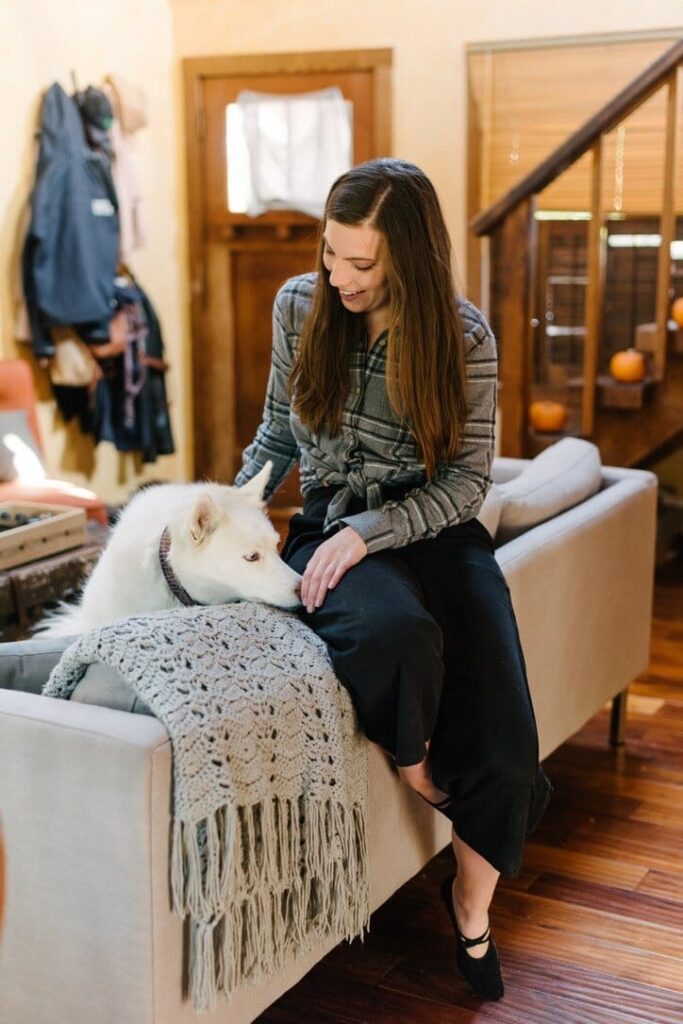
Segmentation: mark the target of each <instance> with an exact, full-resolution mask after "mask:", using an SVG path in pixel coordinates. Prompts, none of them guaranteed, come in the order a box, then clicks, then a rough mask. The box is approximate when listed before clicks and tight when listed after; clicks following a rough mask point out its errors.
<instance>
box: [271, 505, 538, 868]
mask: <svg viewBox="0 0 683 1024" xmlns="http://www.w3.org/2000/svg"><path fill="white" fill-rule="evenodd" d="M333 494H334V489H333V488H323V489H320V490H316V491H313V492H311V493H310V494H309V495H307V496H306V500H305V504H304V511H303V515H301V514H297V515H294V516H293V517H292V520H291V522H290V526H289V534H288V536H287V539H286V541H285V545H284V547H283V551H282V557H283V558H284V560H285V561H286V562H287V563H288V564H289V565H291V567H292V568H293V569H295V570H296V571H297V572H299V573H303V572H304V570H305V568H306V565H307V563H308V561H309V559H310V558H311V557H312V555H313V553H314V552H315V550H316V548H317V547H318V546H319V545H320V544H321V543H323V542H324V541H325V540H327V539H328V538H329V536H330V534H329V533H328V534H326V535H324V534H323V533H322V524H323V520H324V517H325V511H326V509H327V505H328V503H329V501H330V500H331V498H332V495H333ZM364 507H365V505H364V503H363V502H362V501H361V500H359V499H354V500H353V503H352V506H351V508H350V509H349V513H353V512H356V511H361V510H362V509H363V508H364ZM299 614H300V617H301V618H302V619H303V621H305V622H306V623H307V624H308V625H310V627H311V628H312V629H313V630H314V631H315V632H316V633H317V634H318V636H320V637H321V638H322V639H323V640H324V641H325V643H326V645H327V648H328V651H329V654H330V657H331V660H332V664H333V667H334V670H335V672H336V674H337V676H338V678H339V679H340V681H341V682H342V683H343V684H344V686H345V687H346V688H347V689H348V690H349V692H350V694H351V697H352V700H353V702H354V705H355V707H356V710H357V713H358V717H359V721H360V724H361V727H362V729H363V731H364V732H365V734H366V735H367V736H368V738H369V739H370V740H373V741H374V742H375V743H378V744H380V746H382V747H383V748H384V749H385V750H387V751H388V752H389V753H390V754H391V755H392V756H393V757H394V758H395V759H396V761H397V763H398V764H399V765H411V764H416V763H417V762H419V761H422V760H423V758H424V756H425V741H426V740H430V741H431V742H430V748H429V755H430V763H431V766H432V774H433V779H434V783H435V784H436V785H437V786H438V788H439V789H441V790H443V791H444V792H446V793H448V794H449V795H450V796H451V812H449V817H451V819H452V821H453V826H454V828H455V831H456V833H457V834H458V836H459V837H460V838H461V839H462V840H464V842H466V843H467V844H468V845H469V846H471V847H472V848H473V849H474V850H476V851H477V852H478V853H479V854H481V856H482V857H484V858H485V859H486V860H487V861H489V863H490V864H492V865H493V867H494V868H496V870H498V871H500V872H501V874H503V875H505V876H507V877H514V876H515V875H517V874H518V873H519V870H520V867H521V863H522V853H523V845H524V839H525V837H527V836H528V835H529V834H530V833H531V832H532V831H533V829H534V828H535V826H536V825H537V824H538V822H539V820H540V818H541V816H542V815H543V812H544V810H545V808H546V805H547V803H548V800H549V798H550V794H551V792H552V787H551V785H550V782H549V781H548V779H547V777H546V775H545V773H544V771H543V769H542V767H541V766H540V764H539V761H538V735H537V731H536V721H535V718H534V712H533V708H532V704H531V697H530V694H529V686H528V682H527V676H526V667H525V664H524V655H523V653H522V648H521V643H520V640H519V633H518V630H517V623H516V620H515V615H514V611H513V608H512V602H511V599H510V591H509V589H508V586H507V583H506V581H505V578H504V576H503V574H502V571H501V569H500V567H499V565H498V563H497V561H496V559H495V557H494V547H493V541H492V540H491V536H490V534H489V533H488V531H487V530H486V528H485V527H484V526H482V524H481V523H479V522H478V521H477V520H470V521H468V522H466V523H461V524H458V525H457V526H451V527H447V528H446V529H444V530H442V531H441V533H440V534H439V535H438V536H437V537H435V538H433V539H430V540H420V541H416V542H414V543H412V544H409V545H407V546H405V547H402V548H394V549H390V550H384V551H380V552H377V553H375V554H371V555H367V556H366V557H365V558H364V559H363V560H362V561H361V562H359V563H358V564H357V565H355V566H353V568H351V569H349V570H348V572H347V573H346V574H345V575H344V577H343V578H342V579H341V580H340V582H339V583H338V584H337V586H336V587H335V588H334V589H333V590H330V591H328V593H327V596H326V598H325V601H324V603H323V605H322V606H321V607H320V608H318V609H316V610H315V611H314V612H313V613H311V614H309V613H308V612H307V611H306V609H305V608H302V609H301V610H300V612H299Z"/></svg>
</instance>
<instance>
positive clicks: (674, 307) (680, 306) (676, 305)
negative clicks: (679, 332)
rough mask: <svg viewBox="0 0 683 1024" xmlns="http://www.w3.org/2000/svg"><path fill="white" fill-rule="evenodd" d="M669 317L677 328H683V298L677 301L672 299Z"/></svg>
mask: <svg viewBox="0 0 683 1024" xmlns="http://www.w3.org/2000/svg"><path fill="white" fill-rule="evenodd" d="M671 316H672V317H673V319H674V320H675V321H676V323H677V324H678V326H679V327H683V296H681V298H679V299H674V301H673V303H672V304H671Z"/></svg>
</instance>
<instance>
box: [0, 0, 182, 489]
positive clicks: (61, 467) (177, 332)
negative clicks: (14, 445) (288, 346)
mask: <svg viewBox="0 0 683 1024" xmlns="http://www.w3.org/2000/svg"><path fill="white" fill-rule="evenodd" d="M174 64H175V57H174V52H173V34H172V19H171V13H170V8H169V6H168V3H167V0H144V2H143V3H140V2H136V0H118V2H117V3H115V4H98V3H93V2H92V0H63V2H62V3H55V2H54V0H20V2H19V0H0V68H1V70H0V76H1V78H2V89H0V123H1V124H2V139H3V158H2V163H3V169H2V175H1V176H0V332H1V333H0V356H11V355H14V354H15V353H17V352H19V353H24V354H25V353H26V348H27V346H23V345H17V344H15V341H14V330H13V323H14V296H13V280H14V278H15V276H16V267H17V262H16V261H17V255H18V251H19V243H18V241H17V222H18V220H19V218H20V215H21V211H22V209H23V208H24V206H25V202H26V199H27V196H28V194H29V192H30V188H31V182H32V178H33V166H34V145H33V141H32V134H33V131H34V128H35V125H36V119H37V116H38V112H39V106H40V97H41V94H42V92H43V90H44V89H45V88H47V87H48V86H49V85H51V84H52V82H54V81H59V82H60V83H61V85H62V86H63V87H64V88H65V89H66V90H67V91H71V75H70V72H71V69H73V70H74V71H75V73H76V76H77V80H78V83H79V85H80V86H85V85H87V84H95V85H96V84H98V83H100V82H101V81H102V79H103V77H104V75H105V74H106V73H107V72H109V71H116V72H118V73H120V74H121V75H123V76H124V77H125V78H127V79H128V80H130V81H131V82H133V83H135V84H136V85H141V86H143V87H144V88H145V90H146V91H147V94H148V98H149V115H150V125H149V127H148V128H146V129H143V131H142V132H141V133H140V134H139V135H138V136H137V139H136V141H137V145H136V162H137V167H138V172H139V175H140V178H141V180H142V185H143V189H144V194H145V197H146V201H147V210H146V212H147V221H148V232H149V242H148V245H147V248H146V249H145V250H144V251H141V252H139V253H136V254H135V256H134V257H133V259H132V260H131V266H132V269H133V271H134V273H135V274H136V275H137V276H138V277H139V279H140V282H141V284H142V285H143V287H144V288H145V289H146V290H147V292H148V294H149V295H150V298H151V299H152V302H153V303H154V305H155V307H156V309H157V312H158V313H159V316H160V319H161V321H162V326H163V329H164V337H165V342H166V348H167V356H168V359H169V360H170V362H171V364H172V369H171V371H170V373H169V375H168V380H167V382H168V388H169V394H170V398H171V400H172V403H173V405H172V418H173V427H174V431H175V436H176V447H177V448H178V450H179V451H178V454H176V455H174V456H168V457H166V458H163V459H160V460H159V461H158V462H157V463H156V464H154V465H152V466H149V467H147V468H146V469H145V470H144V472H141V471H140V467H139V466H138V467H136V464H135V459H134V457H133V456H132V455H126V456H123V455H119V453H118V452H117V451H116V450H115V449H114V447H113V446H112V445H110V444H100V445H99V446H98V447H97V448H96V449H94V447H93V445H92V444H91V443H90V442H89V441H88V440H84V439H83V437H82V435H80V433H79V431H78V429H77V427H76V426H75V424H70V425H69V426H68V427H66V428H65V427H64V424H63V423H62V421H61V419H60V418H59V416H58V415H57V413H56V408H55V406H54V403H53V402H52V401H51V399H50V392H49V385H48V383H47V381H46V378H45V374H44V372H43V371H37V374H36V381H37V384H38V386H39V390H40V396H41V404H40V423H41V429H42V432H43V439H44V441H45V445H46V449H47V461H48V464H49V469H50V470H51V471H52V472H53V473H54V474H55V475H58V476H60V477H63V478H68V479H71V480H73V481H74V482H76V483H81V484H84V485H85V486H90V487H92V488H93V489H94V490H96V491H97V492H98V493H100V494H101V495H102V496H103V497H104V498H105V499H107V500H109V501H115V500H120V499H122V498H123V497H124V496H125V495H127V494H128V493H129V491H130V490H132V489H133V488H134V486H135V485H136V484H137V483H138V482H140V481H141V480H142V479H144V478H157V479H158V478H164V479H173V478H177V477H179V476H181V475H182V474H183V471H184V469H185V462H186V459H187V452H186V449H187V444H186V442H185V441H184V438H186V437H187V429H186V423H185V415H184V408H183V406H184V389H185V386H186V377H185V373H184V371H183V369H182V367H183V362H184V359H185V338H186V334H185V331H184V329H183V318H182V288H183V284H182V279H183V273H184V265H185V262H184V252H183V251H182V248H181V242H180V233H179V230H178V211H181V210H182V208H183V203H182V200H181V196H180V193H179V179H178V172H177V165H176V163H175V160H174V154H175V138H174V136H175V130H176V128H175V120H174V108H173V81H174V79H173V70H174Z"/></svg>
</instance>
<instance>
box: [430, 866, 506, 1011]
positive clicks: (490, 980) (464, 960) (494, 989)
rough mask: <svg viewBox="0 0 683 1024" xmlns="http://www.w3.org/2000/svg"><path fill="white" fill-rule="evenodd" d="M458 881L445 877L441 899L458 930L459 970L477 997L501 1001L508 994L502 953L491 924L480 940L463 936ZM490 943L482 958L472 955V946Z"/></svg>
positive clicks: (456, 935)
mask: <svg viewBox="0 0 683 1024" xmlns="http://www.w3.org/2000/svg"><path fill="white" fill-rule="evenodd" d="M454 879H455V875H449V876H448V878H444V880H443V882H442V883H441V898H442V900H443V901H444V903H445V904H446V910H447V911H448V916H449V917H450V919H451V924H452V925H453V929H454V931H455V937H456V940H457V946H456V963H457V965H458V970H459V971H460V973H461V975H462V976H463V978H464V979H465V981H466V982H467V983H468V984H469V985H470V987H471V988H472V989H473V991H474V993H475V994H476V995H478V996H480V998H482V999H490V1000H494V1001H495V1000H498V999H500V998H501V996H502V995H503V993H504V992H505V986H504V985H503V978H502V976H501V973H500V961H499V959H498V950H497V949H496V945H495V943H494V941H493V937H492V935H491V926H490V925H489V926H488V928H487V929H486V931H485V932H484V934H483V935H480V936H479V938H478V939H468V938H467V936H466V935H463V934H462V932H461V931H460V929H459V927H458V921H457V918H456V916H455V909H454V907H453V880H454ZM486 941H488V944H489V948H488V949H487V950H486V952H485V954H484V955H483V956H482V957H480V958H479V959H477V958H476V957H473V956H470V955H469V953H468V952H467V950H468V949H470V948H471V947H472V946H480V945H482V944H483V943H484V942H486Z"/></svg>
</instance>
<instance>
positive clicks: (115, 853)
mask: <svg viewBox="0 0 683 1024" xmlns="http://www.w3.org/2000/svg"><path fill="white" fill-rule="evenodd" d="M170 793H171V746H170V741H169V738H168V734H167V733H166V730H165V729H164V727H163V725H162V724H161V723H160V722H159V721H158V720H157V719H155V718H148V717H145V716H141V715H130V714H127V713H124V712H120V711H112V710H110V709H108V708H101V707H93V706H88V705H83V704H75V703H72V702H69V701H62V700H55V699H51V698H47V697H41V696H36V695H33V694H28V693H20V692H14V691H11V690H0V814H1V815H2V822H3V832H4V839H5V847H6V872H7V879H6V882H7V886H6V908H5V909H6V917H5V927H4V932H3V942H2V943H0V972H1V973H2V978H3V983H2V985H1V986H0V1020H7V1021H10V1020H11V1021H14V1022H15V1024H24V1022H25V1024H28V1022H29V1021H38V1020H46V1019H47V1018H46V1017H45V1008H46V1003H45V993H46V991H48V990H50V991H51V997H50V1012H51V1014H52V1016H51V1017H50V1020H54V1021H67V1020H68V1021H69V1022H70V1024H90V1022H91V1021H92V1020H101V1021H107V1022H108V1021H114V1020H122V1019H126V1020H131V1021H132V1020H134V1021H135V1022H136V1024H138V1022H139V1024H151V1022H152V1021H153V1020H154V1007H153V1002H154V988H155V985H154V971H153V968H154V961H153V948H154V947H153V915H154V914H155V913H158V910H155V909H154V908H155V904H158V903H159V901H160V900H161V901H162V902H163V903H164V906H163V910H162V916H163V915H167V914H168V907H169V897H168V863H167V851H168V845H167V842H168V828H169V826H168V822H169V813H170ZM161 846H163V850H161V849H159V847H161ZM159 894H161V896H160V895H159ZM179 926H180V922H179ZM178 969H179V968H178ZM37 976H38V977H40V978H41V982H40V984H39V985H36V977H37Z"/></svg>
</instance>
